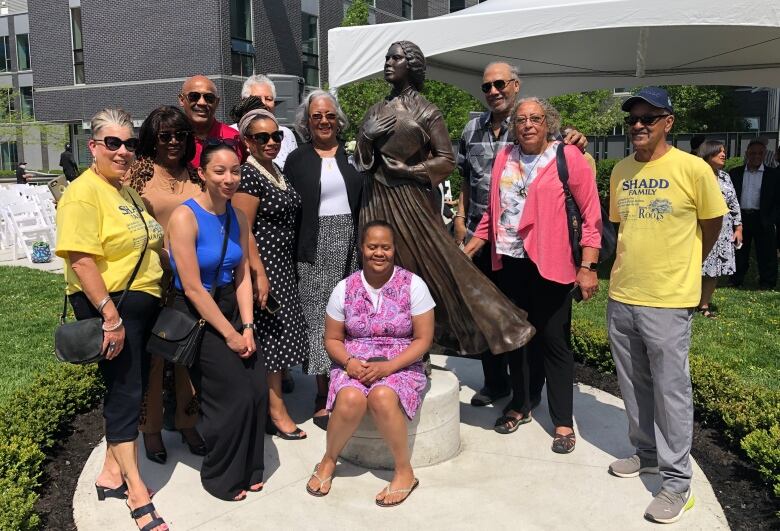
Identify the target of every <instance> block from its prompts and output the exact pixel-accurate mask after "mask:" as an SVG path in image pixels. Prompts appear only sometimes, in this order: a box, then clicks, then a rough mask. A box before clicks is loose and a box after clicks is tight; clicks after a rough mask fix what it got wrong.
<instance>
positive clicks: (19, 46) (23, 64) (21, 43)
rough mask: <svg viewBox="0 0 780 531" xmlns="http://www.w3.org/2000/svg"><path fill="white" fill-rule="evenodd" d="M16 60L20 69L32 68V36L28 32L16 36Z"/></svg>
mask: <svg viewBox="0 0 780 531" xmlns="http://www.w3.org/2000/svg"><path fill="white" fill-rule="evenodd" d="M16 62H17V64H18V65H19V70H30V67H31V65H30V36H29V35H28V34H26V33H25V34H23V35H17V36H16Z"/></svg>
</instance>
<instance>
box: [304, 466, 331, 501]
mask: <svg viewBox="0 0 780 531" xmlns="http://www.w3.org/2000/svg"><path fill="white" fill-rule="evenodd" d="M319 469H320V465H319V463H317V464H316V465H314V472H312V474H311V475H312V477H314V478H316V479H317V481H319V482H320V486H319V487H317V490H314V489H313V488H311V487H310V486H309V483H308V482H307V483H306V492H308V493H309V494H311V495H312V496H315V497H317V498H322V497H323V496H327V495H328V494H330V489H328V492H322V491H321V490H320V489H321V488H322V486H323V485H325V483H331V488H333V485H332V481H333V476H332V475H331V476H329V477H327V478H325V479H322V478H321V477H319V476H318V475H317V471H318V470H319ZM309 479H311V478H309Z"/></svg>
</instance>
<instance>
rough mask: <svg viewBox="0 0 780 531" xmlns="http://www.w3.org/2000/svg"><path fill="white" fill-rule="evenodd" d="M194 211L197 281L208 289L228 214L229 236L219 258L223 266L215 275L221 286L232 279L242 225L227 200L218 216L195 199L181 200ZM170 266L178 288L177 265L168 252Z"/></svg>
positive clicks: (239, 250)
mask: <svg viewBox="0 0 780 531" xmlns="http://www.w3.org/2000/svg"><path fill="white" fill-rule="evenodd" d="M183 204H184V205H187V206H188V207H189V208H190V209H192V212H193V213H194V214H195V219H196V221H197V222H198V238H197V240H196V241H195V253H196V254H197V256H198V266H199V268H200V281H201V282H202V283H203V287H204V288H206V289H207V290H210V289H211V284H212V282H213V281H214V275H215V274H216V272H217V262H218V261H219V255H220V253H221V252H222V240H223V238H224V237H225V236H224V234H225V232H224V231H225V223H226V222H227V216H228V215H230V237H229V238H228V244H227V249H226V250H225V258H224V260H222V269H221V271H220V273H219V278H218V279H217V287H219V286H224V285H226V284H230V283H231V282H233V270H234V269H235V268H236V266H238V264H239V262H241V257H242V256H243V251H242V250H241V228H240V227H239V226H238V218H236V212H235V210H233V206H232V205H231V204H230V201H228V203H227V211H226V212H225V213H224V214H222V215H221V216H217V215H216V214H212V213H211V212H208V211H206V210H205V209H204V208H203V207H202V206H200V205H199V204H198V202H197V201H195V200H194V199H188V200H186V201H185V202H184V203H183ZM170 258H171V269H173V280H174V282H175V285H176V289H179V290H181V289H182V284H181V278H179V271H178V269H177V268H176V260H174V257H173V253H172V252H171V255H170Z"/></svg>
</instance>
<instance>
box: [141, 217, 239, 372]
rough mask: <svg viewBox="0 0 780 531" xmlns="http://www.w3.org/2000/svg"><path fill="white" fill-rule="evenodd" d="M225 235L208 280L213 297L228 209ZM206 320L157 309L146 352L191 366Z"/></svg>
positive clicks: (178, 311)
mask: <svg viewBox="0 0 780 531" xmlns="http://www.w3.org/2000/svg"><path fill="white" fill-rule="evenodd" d="M226 212H227V220H226V221H225V237H224V239H223V240H222V252H221V253H220V256H219V262H218V263H219V265H218V266H217V272H216V274H215V275H214V282H212V283H211V290H209V294H210V295H211V298H212V299H213V298H214V294H215V293H216V292H217V282H218V281H219V274H220V273H221V272H222V261H223V260H224V259H225V253H226V252H227V244H228V238H229V236H230V217H231V216H230V211H229V209H226ZM205 327H206V320H205V319H203V318H195V317H193V316H192V315H190V314H189V313H185V312H182V311H180V310H177V309H175V308H171V307H169V306H165V307H163V308H162V310H160V313H159V315H158V316H157V320H156V321H155V323H154V326H153V327H152V333H151V335H150V336H149V341H148V342H147V343H146V351H147V352H149V353H150V354H153V355H155V356H160V357H161V358H163V359H164V360H167V361H171V362H173V363H178V364H179V365H184V366H185V367H191V366H192V364H193V363H194V362H195V358H196V357H197V355H198V350H199V349H200V343H201V341H202V340H203V333H204V332H205Z"/></svg>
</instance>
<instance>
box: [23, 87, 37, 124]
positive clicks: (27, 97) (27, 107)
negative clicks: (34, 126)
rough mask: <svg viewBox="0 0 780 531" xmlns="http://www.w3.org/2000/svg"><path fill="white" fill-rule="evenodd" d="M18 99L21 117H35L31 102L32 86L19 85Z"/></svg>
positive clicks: (33, 105) (33, 106)
mask: <svg viewBox="0 0 780 531" xmlns="http://www.w3.org/2000/svg"><path fill="white" fill-rule="evenodd" d="M19 99H20V100H21V103H22V117H23V118H27V119H35V104H34V102H33V88H32V87H21V88H19Z"/></svg>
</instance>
